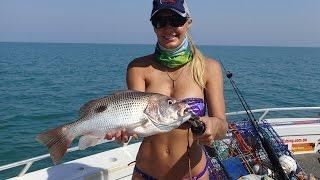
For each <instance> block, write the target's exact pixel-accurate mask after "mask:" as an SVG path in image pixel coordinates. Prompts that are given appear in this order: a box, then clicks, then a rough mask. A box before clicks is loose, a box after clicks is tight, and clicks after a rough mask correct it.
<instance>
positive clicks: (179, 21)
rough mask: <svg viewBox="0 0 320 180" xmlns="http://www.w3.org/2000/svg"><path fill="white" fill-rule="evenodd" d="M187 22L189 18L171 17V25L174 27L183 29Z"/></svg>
mask: <svg viewBox="0 0 320 180" xmlns="http://www.w3.org/2000/svg"><path fill="white" fill-rule="evenodd" d="M186 22H187V18H184V17H181V16H173V17H171V22H170V25H171V26H173V27H181V26H183V25H184V24H185V23H186Z"/></svg>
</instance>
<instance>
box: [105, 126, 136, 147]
mask: <svg viewBox="0 0 320 180" xmlns="http://www.w3.org/2000/svg"><path fill="white" fill-rule="evenodd" d="M130 136H132V137H133V138H135V139H138V135H137V134H133V133H128V132H127V131H126V130H125V129H123V130H121V131H118V132H116V133H114V134H112V133H107V134H106V136H105V139H107V140H111V139H112V138H115V140H116V142H117V143H119V144H124V143H127V142H128V141H129V137H130Z"/></svg>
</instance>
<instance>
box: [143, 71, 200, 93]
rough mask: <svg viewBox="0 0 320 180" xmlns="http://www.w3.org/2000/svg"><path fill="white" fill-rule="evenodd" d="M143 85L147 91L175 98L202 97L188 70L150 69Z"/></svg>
mask: <svg viewBox="0 0 320 180" xmlns="http://www.w3.org/2000/svg"><path fill="white" fill-rule="evenodd" d="M145 85H146V91H147V92H156V93H160V94H164V95H167V96H171V97H174V98H177V99H183V98H186V97H200V98H203V91H202V90H201V88H200V87H199V86H198V85H197V83H196V82H195V81H194V79H193V77H192V74H191V73H190V72H189V71H188V70H184V71H182V72H179V71H177V72H168V71H159V70H156V69H153V70H150V71H149V72H147V73H146V78H145Z"/></svg>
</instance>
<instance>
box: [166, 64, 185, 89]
mask: <svg viewBox="0 0 320 180" xmlns="http://www.w3.org/2000/svg"><path fill="white" fill-rule="evenodd" d="M182 68H183V69H182V70H180V73H179V74H178V76H177V77H176V78H175V79H173V78H172V77H171V76H170V74H169V72H168V70H167V76H168V77H169V78H170V80H171V81H172V87H173V88H174V87H175V85H176V81H177V80H178V79H179V78H180V76H181V74H182V72H183V71H184V67H182Z"/></svg>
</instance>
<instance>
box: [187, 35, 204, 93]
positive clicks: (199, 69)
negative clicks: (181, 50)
mask: <svg viewBox="0 0 320 180" xmlns="http://www.w3.org/2000/svg"><path fill="white" fill-rule="evenodd" d="M188 38H189V41H190V46H191V52H192V55H193V59H192V61H191V62H190V64H189V66H190V70H191V74H192V77H193V79H194V81H195V82H196V83H197V84H198V85H199V86H200V88H201V89H204V88H205V86H206V84H205V83H206V82H205V78H204V71H205V56H204V55H203V54H202V53H201V52H200V50H199V49H198V48H197V47H196V45H195V43H194V42H193V41H192V39H191V36H190V35H188Z"/></svg>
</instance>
